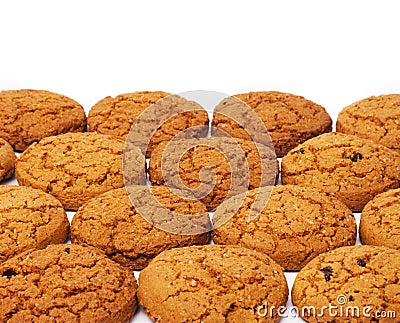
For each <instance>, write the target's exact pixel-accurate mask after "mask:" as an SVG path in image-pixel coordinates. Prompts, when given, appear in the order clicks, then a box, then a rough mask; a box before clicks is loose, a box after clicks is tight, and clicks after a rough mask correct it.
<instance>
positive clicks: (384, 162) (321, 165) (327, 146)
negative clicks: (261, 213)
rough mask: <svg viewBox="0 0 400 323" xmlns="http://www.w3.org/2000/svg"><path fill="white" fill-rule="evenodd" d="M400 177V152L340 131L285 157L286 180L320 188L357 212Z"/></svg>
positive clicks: (283, 178)
mask: <svg viewBox="0 0 400 323" xmlns="http://www.w3.org/2000/svg"><path fill="white" fill-rule="evenodd" d="M399 180H400V153H398V152H396V151H394V150H391V149H389V148H387V147H385V146H382V145H379V144H376V143H374V142H372V141H370V140H367V139H361V138H358V137H356V136H352V135H344V134H341V133H328V134H323V135H321V136H318V137H316V138H313V139H310V140H308V141H306V142H305V143H303V144H301V145H299V146H297V147H296V148H295V149H293V150H291V151H290V152H289V153H288V154H287V155H286V156H285V157H283V159H282V182H283V183H284V184H296V185H301V186H312V187H316V188H319V189H321V190H323V191H325V192H327V193H330V194H332V195H334V196H335V197H337V198H338V199H339V200H341V201H342V202H343V203H344V204H346V205H347V206H348V207H349V208H350V209H351V210H353V211H355V212H357V211H361V210H362V209H363V207H364V206H365V204H367V203H368V201H370V200H372V199H373V198H374V196H375V195H377V194H379V193H382V192H385V191H387V190H389V189H392V188H398V187H399Z"/></svg>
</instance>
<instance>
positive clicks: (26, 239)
mask: <svg viewBox="0 0 400 323" xmlns="http://www.w3.org/2000/svg"><path fill="white" fill-rule="evenodd" d="M68 232H69V222H68V218H67V214H66V213H65V211H64V209H63V207H62V205H61V203H60V202H59V201H58V200H57V199H56V198H55V197H53V196H51V195H50V194H46V193H44V192H42V191H41V190H37V189H34V188H30V187H24V186H0V263H1V262H3V261H5V260H7V259H8V258H11V257H13V256H15V255H17V254H19V253H21V252H23V251H26V250H28V249H43V248H45V247H46V246H47V245H49V244H56V243H63V242H64V241H65V240H67V237H68Z"/></svg>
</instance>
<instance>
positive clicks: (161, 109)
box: [88, 91, 209, 157]
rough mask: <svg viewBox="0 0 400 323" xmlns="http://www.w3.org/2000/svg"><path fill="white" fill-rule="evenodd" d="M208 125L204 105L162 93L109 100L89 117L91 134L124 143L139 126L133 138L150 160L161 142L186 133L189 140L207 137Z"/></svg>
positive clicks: (131, 95)
mask: <svg viewBox="0 0 400 323" xmlns="http://www.w3.org/2000/svg"><path fill="white" fill-rule="evenodd" d="M153 105H154V106H153ZM146 110H148V111H147V112H146V113H144V112H145V111H146ZM138 123H139V124H140V125H138ZM208 123H209V120H208V114H207V111H206V110H205V109H203V108H202V107H201V106H200V105H198V104H197V103H195V102H193V101H189V100H186V99H184V98H182V97H179V96H177V95H170V94H169V93H165V92H161V91H155V92H149V91H144V92H134V93H127V94H121V95H118V96H116V97H115V98H113V97H106V98H104V99H102V100H101V101H99V102H98V103H96V104H95V105H94V106H93V107H92V109H91V110H90V112H89V116H88V124H89V129H90V131H96V132H98V133H103V134H107V135H113V136H116V137H119V138H120V139H122V140H125V139H126V138H127V136H128V133H129V131H130V130H131V127H132V125H133V124H136V125H135V126H136V129H135V134H134V135H132V136H131V137H130V138H129V139H130V140H131V141H134V143H135V145H137V146H140V148H143V150H142V151H146V157H150V154H151V152H152V151H153V149H154V148H155V147H156V146H157V145H158V144H159V143H160V142H163V141H169V140H171V138H173V137H174V136H175V135H177V134H178V133H180V132H182V131H185V132H186V135H187V137H204V136H206V135H207V132H208ZM139 128H140V129H139ZM136 131H137V132H136ZM142 145H144V147H141V146H142Z"/></svg>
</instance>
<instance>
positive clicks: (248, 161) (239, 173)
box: [149, 137, 279, 210]
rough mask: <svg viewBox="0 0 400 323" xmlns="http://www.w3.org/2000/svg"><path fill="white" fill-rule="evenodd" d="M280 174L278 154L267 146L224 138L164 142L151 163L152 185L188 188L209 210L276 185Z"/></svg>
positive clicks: (157, 149) (151, 159)
mask: <svg viewBox="0 0 400 323" xmlns="http://www.w3.org/2000/svg"><path fill="white" fill-rule="evenodd" d="M278 172H279V164H278V161H277V159H276V156H275V153H274V152H273V151H272V150H271V149H269V148H268V147H266V146H264V145H261V144H256V143H253V142H251V141H247V140H242V139H232V138H224V137H209V138H200V139H186V140H174V141H171V142H169V143H162V144H160V145H159V146H158V147H157V148H156V149H155V150H154V151H153V153H152V155H151V158H150V164H149V175H150V181H151V182H152V183H153V184H156V185H164V184H166V185H167V186H168V187H176V188H180V189H184V188H185V187H186V188H189V189H191V190H192V192H194V195H195V196H196V197H198V198H199V199H200V200H201V201H202V202H203V203H205V204H206V206H207V208H208V210H212V209H214V208H215V207H217V206H218V205H219V204H220V203H221V202H222V201H224V199H226V198H228V197H230V196H234V195H237V194H240V193H243V192H245V191H247V190H248V189H249V188H250V189H253V188H257V187H260V186H267V185H274V184H276V181H277V178H278Z"/></svg>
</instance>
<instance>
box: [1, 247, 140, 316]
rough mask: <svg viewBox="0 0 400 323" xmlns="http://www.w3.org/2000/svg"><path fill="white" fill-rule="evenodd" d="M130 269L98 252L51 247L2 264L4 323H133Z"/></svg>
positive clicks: (132, 288) (132, 278) (134, 288)
mask: <svg viewBox="0 0 400 323" xmlns="http://www.w3.org/2000/svg"><path fill="white" fill-rule="evenodd" d="M136 291H137V285H136V280H135V277H134V276H133V273H132V271H131V270H129V269H127V268H124V267H122V266H120V265H119V264H117V263H115V262H113V261H112V260H110V259H108V258H107V257H106V256H104V255H103V254H102V253H101V252H100V251H98V250H97V249H95V248H87V247H86V248H85V247H81V246H78V245H71V244H58V245H50V246H48V247H47V248H46V249H43V250H38V251H27V252H24V253H22V254H20V255H18V256H16V257H14V258H11V259H9V260H8V261H6V262H4V263H2V264H0V297H1V300H2V301H1V303H0V321H2V322H82V323H83V322H110V323H111V322H129V320H130V318H131V317H132V316H133V314H134V313H135V310H136V306H137V301H136Z"/></svg>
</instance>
